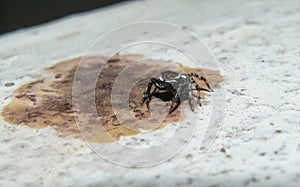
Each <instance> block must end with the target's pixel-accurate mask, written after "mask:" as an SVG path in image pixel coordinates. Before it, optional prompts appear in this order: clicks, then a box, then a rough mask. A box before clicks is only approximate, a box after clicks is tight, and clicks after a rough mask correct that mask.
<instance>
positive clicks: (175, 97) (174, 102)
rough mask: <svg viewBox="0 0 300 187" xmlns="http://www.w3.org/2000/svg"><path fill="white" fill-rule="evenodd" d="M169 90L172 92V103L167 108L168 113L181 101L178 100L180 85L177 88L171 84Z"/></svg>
mask: <svg viewBox="0 0 300 187" xmlns="http://www.w3.org/2000/svg"><path fill="white" fill-rule="evenodd" d="M169 90H170V91H171V92H172V93H173V95H174V96H173V98H172V105H171V108H170V110H169V114H171V113H172V112H174V111H175V110H176V109H177V108H178V107H179V105H180V103H181V101H180V95H179V93H181V90H182V87H179V88H178V89H177V90H176V89H175V88H174V87H173V86H171V87H170V88H169Z"/></svg>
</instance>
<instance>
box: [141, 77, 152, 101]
mask: <svg viewBox="0 0 300 187" xmlns="http://www.w3.org/2000/svg"><path fill="white" fill-rule="evenodd" d="M152 85H153V82H152V81H151V82H149V83H148V86H147V88H146V89H145V91H144V94H143V100H142V104H143V103H144V102H145V101H146V100H147V102H148V101H149V100H150V97H151V95H150V91H151V88H152ZM149 102H150V101H149Z"/></svg>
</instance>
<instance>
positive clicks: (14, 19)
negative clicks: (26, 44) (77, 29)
mask: <svg viewBox="0 0 300 187" xmlns="http://www.w3.org/2000/svg"><path fill="white" fill-rule="evenodd" d="M121 1H124V0H0V34H3V33H6V32H10V31H13V30H16V29H20V28H24V27H28V26H32V25H38V24H41V23H43V22H47V21H50V20H54V19H57V18H60V17H63V16H66V15H69V14H72V13H77V12H83V11H87V10H92V9H96V8H100V7H104V6H108V5H112V4H114V3H118V2H121Z"/></svg>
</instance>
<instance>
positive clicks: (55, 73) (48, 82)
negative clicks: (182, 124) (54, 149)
mask: <svg viewBox="0 0 300 187" xmlns="http://www.w3.org/2000/svg"><path fill="white" fill-rule="evenodd" d="M85 59H88V60H89V61H92V62H93V63H89V65H88V66H86V67H84V68H83V71H82V72H81V73H83V74H84V75H86V76H87V75H88V74H89V73H90V72H92V71H98V69H99V67H101V68H102V71H101V74H100V75H99V77H98V79H97V83H96V87H95V89H94V90H93V91H94V93H95V98H92V97H91V95H92V91H91V90H88V89H87V91H86V92H82V94H81V95H80V97H81V98H82V99H87V100H93V99H94V102H95V103H96V109H97V112H98V114H99V115H97V116H90V115H87V118H86V122H87V125H86V126H85V127H84V129H83V130H84V134H85V138H86V139H87V141H90V142H97V143H104V142H110V141H111V139H107V138H106V137H107V136H104V133H109V135H110V136H111V137H113V139H115V140H118V139H119V138H120V137H121V136H131V135H135V134H137V133H139V132H138V131H136V130H132V129H129V128H127V127H125V126H124V125H123V124H122V123H120V122H119V120H118V118H117V115H116V113H115V111H114V110H113V108H112V103H111V93H112V87H113V84H114V81H115V80H116V78H117V77H118V75H119V74H120V72H122V71H123V70H124V68H126V67H128V66H129V65H130V66H131V67H133V69H132V70H131V71H130V72H128V73H127V74H128V75H126V76H128V79H130V78H131V77H132V76H135V75H136V74H143V73H145V72H148V73H149V72H150V73H153V74H154V75H157V76H158V75H159V74H160V72H162V71H166V70H172V71H177V72H195V73H198V74H200V75H203V76H205V77H206V78H207V79H208V82H209V83H210V85H211V87H212V88H213V89H216V88H218V87H219V86H220V85H219V83H220V82H222V81H223V77H222V76H221V75H220V74H219V72H218V71H214V70H208V69H199V68H191V67H187V66H183V65H181V64H179V63H174V62H172V63H171V62H170V61H168V62H167V61H158V60H155V61H154V60H143V62H141V59H143V56H142V55H122V56H114V57H112V58H111V59H107V58H106V57H88V58H85ZM80 60H81V58H75V59H70V60H67V61H62V62H59V63H57V64H55V65H53V66H52V67H49V68H46V69H45V72H44V73H43V74H42V75H41V77H40V78H37V79H36V80H34V81H32V82H29V83H27V84H24V85H23V86H21V87H19V88H18V89H16V90H15V91H14V96H15V97H14V99H13V100H12V101H11V102H10V103H9V104H8V105H6V106H4V107H3V110H2V113H1V115H2V116H3V118H4V120H5V121H7V122H8V123H11V124H15V125H26V126H28V127H31V128H35V129H40V128H45V127H47V126H52V127H53V128H55V129H56V130H57V132H58V135H59V136H60V137H75V138H78V137H80V132H79V130H78V127H77V125H76V122H75V118H74V111H73V107H72V99H74V98H72V85H73V80H74V75H75V72H76V69H77V66H78V64H79V63H80ZM106 62H107V63H106ZM174 64H175V65H174ZM148 82H149V79H144V80H141V81H139V82H137V83H136V84H135V85H134V86H133V87H132V89H131V91H130V95H129V106H128V110H129V112H130V114H131V115H132V116H134V119H135V120H137V121H138V120H145V119H148V118H149V117H150V116H151V112H148V111H147V109H146V107H145V106H141V98H142V94H143V91H144V89H145V88H146V86H147V84H148ZM199 84H201V86H204V85H202V83H199ZM125 88H126V85H125V87H124V89H125ZM122 89H123V88H122ZM82 90H85V88H84V87H83V88H82ZM201 97H205V95H204V92H203V95H201ZM121 102H122V101H121ZM160 102H163V101H160ZM153 103H154V104H153V105H151V106H152V107H156V105H155V102H153ZM83 107H84V108H85V107H86V108H89V107H90V103H86V106H83ZM169 107H170V102H168V103H167V108H169ZM184 107H189V105H188V104H186V102H183V103H182V105H181V106H180V107H179V108H178V109H177V110H176V111H175V112H173V113H172V114H171V115H168V114H167V111H166V113H164V114H163V115H164V116H165V118H164V120H163V121H162V124H161V125H160V126H159V127H155V128H153V124H157V122H158V121H159V119H156V118H155V116H152V118H151V119H152V120H150V122H149V124H143V126H142V127H141V128H145V129H147V127H149V129H151V128H153V129H159V128H162V127H164V126H166V125H168V124H172V123H174V122H178V121H180V120H183V119H184V114H183V112H182V109H183V108H184ZM119 115H122V114H119ZM99 120H100V121H101V123H102V124H103V127H104V128H105V131H99V130H98V128H97V127H98V122H97V121H99ZM128 123H129V124H130V121H128ZM80 131H81V132H82V129H80Z"/></svg>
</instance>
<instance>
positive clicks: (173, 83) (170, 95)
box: [142, 71, 213, 114]
mask: <svg viewBox="0 0 300 187" xmlns="http://www.w3.org/2000/svg"><path fill="white" fill-rule="evenodd" d="M193 77H196V78H198V79H199V80H202V81H204V83H205V84H206V86H207V88H208V89H206V88H201V87H200V86H199V85H198V84H197V83H196V82H195V80H194V79H193ZM152 85H154V86H155V89H154V91H153V92H152V93H150V92H151V89H152ZM193 85H194V86H195V87H194V88H193ZM193 90H197V91H198V95H197V100H198V104H199V105H200V106H201V103H200V91H201V90H203V91H208V92H211V91H213V90H212V89H211V88H210V86H209V84H208V82H207V80H206V78H204V77H203V76H200V75H198V74H196V73H189V74H178V73H177V72H174V71H164V72H162V73H161V77H159V78H158V79H156V78H151V80H150V82H149V83H148V86H147V88H146V89H145V91H144V94H143V102H142V103H144V102H145V101H146V104H147V108H148V110H150V109H149V103H150V102H151V99H152V96H155V97H159V98H161V99H163V100H164V101H167V100H172V105H171V108H170V110H169V114H171V113H172V112H174V111H175V110H176V109H177V108H178V106H179V105H180V103H181V101H183V100H185V99H189V105H190V107H191V110H192V111H194V109H193V106H192V99H193V96H194V95H193Z"/></svg>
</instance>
